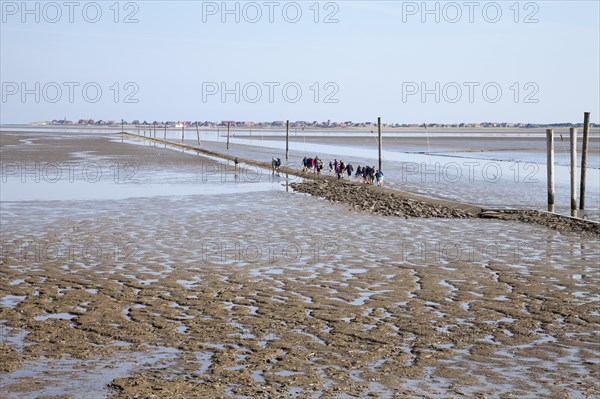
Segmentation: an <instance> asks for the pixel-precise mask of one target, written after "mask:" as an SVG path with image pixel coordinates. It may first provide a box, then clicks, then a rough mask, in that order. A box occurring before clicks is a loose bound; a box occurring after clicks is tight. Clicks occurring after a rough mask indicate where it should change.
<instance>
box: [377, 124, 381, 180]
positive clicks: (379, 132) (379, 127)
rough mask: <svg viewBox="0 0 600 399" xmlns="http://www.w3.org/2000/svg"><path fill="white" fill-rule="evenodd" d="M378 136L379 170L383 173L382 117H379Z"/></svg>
mask: <svg viewBox="0 0 600 399" xmlns="http://www.w3.org/2000/svg"><path fill="white" fill-rule="evenodd" d="M377 134H378V136H379V170H380V171H381V170H382V169H381V149H382V143H381V116H378V117H377Z"/></svg>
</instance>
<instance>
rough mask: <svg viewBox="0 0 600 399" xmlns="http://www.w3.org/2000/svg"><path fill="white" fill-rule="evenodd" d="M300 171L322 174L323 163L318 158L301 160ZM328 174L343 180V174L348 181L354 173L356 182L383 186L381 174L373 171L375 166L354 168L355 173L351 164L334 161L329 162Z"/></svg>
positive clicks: (378, 171) (375, 170)
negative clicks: (301, 166)
mask: <svg viewBox="0 0 600 399" xmlns="http://www.w3.org/2000/svg"><path fill="white" fill-rule="evenodd" d="M302 165H303V168H302V171H303V172H304V173H306V172H311V173H316V174H321V173H322V172H323V166H324V164H323V161H322V160H321V159H319V157H314V158H306V157H304V159H303V160H302ZM328 173H329V174H333V173H335V174H336V175H337V178H338V179H343V178H344V174H346V175H347V176H348V179H351V178H352V174H353V173H354V178H355V179H357V180H358V181H360V182H362V183H366V184H374V183H376V184H377V185H378V186H383V172H382V171H380V170H377V169H375V166H369V165H366V166H360V165H358V166H357V167H356V172H354V167H353V166H352V164H350V163H347V164H345V163H344V161H342V160H339V161H338V160H337V159H334V160H333V161H329V172H328Z"/></svg>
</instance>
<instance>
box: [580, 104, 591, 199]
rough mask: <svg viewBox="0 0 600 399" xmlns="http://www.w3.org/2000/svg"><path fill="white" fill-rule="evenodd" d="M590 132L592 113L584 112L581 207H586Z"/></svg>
mask: <svg viewBox="0 0 600 399" xmlns="http://www.w3.org/2000/svg"><path fill="white" fill-rule="evenodd" d="M589 133H590V113H589V112H584V114H583V145H582V148H581V182H579V209H581V210H583V209H584V208H585V169H586V166H587V153H588V136H589Z"/></svg>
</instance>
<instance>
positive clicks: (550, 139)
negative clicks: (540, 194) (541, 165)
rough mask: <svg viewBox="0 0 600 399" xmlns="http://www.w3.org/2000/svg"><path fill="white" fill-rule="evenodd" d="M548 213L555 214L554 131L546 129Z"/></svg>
mask: <svg viewBox="0 0 600 399" xmlns="http://www.w3.org/2000/svg"><path fill="white" fill-rule="evenodd" d="M546 151H547V152H548V157H547V160H546V164H547V180H548V212H554V130H553V129H546Z"/></svg>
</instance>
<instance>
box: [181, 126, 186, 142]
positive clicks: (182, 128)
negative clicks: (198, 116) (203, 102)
mask: <svg viewBox="0 0 600 399" xmlns="http://www.w3.org/2000/svg"><path fill="white" fill-rule="evenodd" d="M184 138H185V125H183V124H182V125H181V142H182V143H183V140H184Z"/></svg>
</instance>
